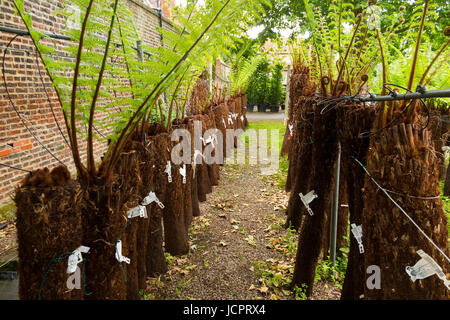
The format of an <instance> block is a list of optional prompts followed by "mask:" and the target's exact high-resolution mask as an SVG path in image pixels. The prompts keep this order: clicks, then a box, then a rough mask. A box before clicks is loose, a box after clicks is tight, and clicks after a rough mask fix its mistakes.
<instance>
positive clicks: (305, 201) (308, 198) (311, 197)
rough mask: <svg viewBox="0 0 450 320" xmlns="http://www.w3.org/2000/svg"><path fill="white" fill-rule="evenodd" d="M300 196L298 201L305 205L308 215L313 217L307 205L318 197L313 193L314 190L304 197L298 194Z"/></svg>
mask: <svg viewBox="0 0 450 320" xmlns="http://www.w3.org/2000/svg"><path fill="white" fill-rule="evenodd" d="M298 195H299V196H300V199H301V200H302V202H303V204H304V205H305V207H306V209H307V210H308V213H309V215H310V216H313V215H314V212H313V211H312V210H311V208H310V207H309V204H310V203H311V202H312V201H313V200H314V199H315V198H317V197H318V195H317V194H316V193H315V192H314V190H311V191H310V192H308V193H307V194H306V195H303V193H301V192H300V193H299V194H298Z"/></svg>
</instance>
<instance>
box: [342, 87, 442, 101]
mask: <svg viewBox="0 0 450 320" xmlns="http://www.w3.org/2000/svg"><path fill="white" fill-rule="evenodd" d="M426 98H450V89H439V90H429V91H426V90H425V89H423V90H420V91H418V92H410V93H395V92H392V93H391V94H389V95H386V96H376V95H374V94H371V95H370V97H361V96H342V97H340V98H337V99H340V100H345V101H352V102H377V101H394V100H413V99H426Z"/></svg>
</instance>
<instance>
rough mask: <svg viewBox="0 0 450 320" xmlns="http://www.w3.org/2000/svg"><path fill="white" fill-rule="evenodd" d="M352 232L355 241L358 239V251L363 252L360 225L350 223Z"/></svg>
mask: <svg viewBox="0 0 450 320" xmlns="http://www.w3.org/2000/svg"><path fill="white" fill-rule="evenodd" d="M352 233H353V236H354V237H355V239H356V241H358V246H359V253H364V246H363V243H362V225H359V226H357V225H356V224H354V223H352Z"/></svg>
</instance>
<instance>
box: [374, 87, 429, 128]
mask: <svg viewBox="0 0 450 320" xmlns="http://www.w3.org/2000/svg"><path fill="white" fill-rule="evenodd" d="M388 85H389V86H394V87H398V88H401V89H403V90H406V91H409V92H410V93H413V92H412V91H411V90H409V89H408V88H405V87H402V86H400V85H398V84H394V83H385V84H383V87H384V88H386V89H388V90H389V91H391V90H390V89H389V88H388V87H386V86H388ZM420 88H422V87H420ZM391 92H392V91H391ZM419 100H420V102H422V104H423V106H424V107H425V110H426V111H427V124H426V125H425V127H423V128H421V129H420V130H419V131H420V132H422V131H423V130H425V129H426V128H427V127H428V125H429V124H430V110H429V109H428V106H427V104H426V103H425V101H423V99H422V98H419Z"/></svg>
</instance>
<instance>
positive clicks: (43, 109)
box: [0, 0, 172, 205]
mask: <svg viewBox="0 0 450 320" xmlns="http://www.w3.org/2000/svg"><path fill="white" fill-rule="evenodd" d="M62 2H63V1H62V0H33V1H31V0H25V10H26V11H27V12H28V13H30V14H31V15H32V17H33V26H34V27H35V28H36V29H38V30H41V31H45V32H50V33H56V34H61V33H62V30H63V29H64V21H63V19H62V18H61V17H58V16H55V15H54V12H55V10H58V9H61V7H62ZM128 7H129V9H130V11H131V12H132V13H133V16H134V18H135V21H136V26H137V28H138V30H139V32H140V33H141V36H142V39H143V41H144V43H145V44H146V45H150V46H160V45H161V38H160V35H159V33H158V32H157V31H156V27H159V26H160V24H161V23H162V26H163V28H165V29H170V28H171V27H172V26H171V23H170V20H168V19H167V18H165V17H164V16H162V17H160V15H159V13H158V12H157V11H156V10H154V9H151V8H150V7H149V6H148V5H147V4H145V3H144V0H128ZM163 12H164V11H163ZM0 26H3V27H11V28H16V29H21V30H25V27H24V25H23V22H22V21H21V19H20V18H19V17H16V16H14V9H13V4H12V0H4V1H3V2H0ZM14 36H15V35H14V34H11V33H6V32H1V31H0V68H1V66H2V65H1V61H2V57H3V54H4V52H5V50H4V49H5V47H6V46H7V44H8V42H9V41H10V40H11V39H12V38H13V37H14ZM67 45H68V42H67V41H64V40H57V41H56V48H57V51H58V52H61V53H62V52H63V51H62V49H63V47H64V46H67ZM9 48H10V49H9V50H8V51H7V52H6V54H5V80H6V82H7V86H8V91H9V93H10V96H11V100H12V101H13V102H14V105H15V107H16V108H17V110H18V111H19V113H20V114H21V115H22V119H23V121H24V122H25V124H26V125H27V126H28V127H29V128H30V129H31V130H32V132H33V133H34V134H35V136H36V137H37V138H38V139H39V140H40V141H41V142H42V144H43V145H45V147H46V148H48V149H49V150H50V152H52V153H53V154H54V155H55V157H56V158H58V159H59V160H61V161H62V162H63V163H64V164H66V165H67V166H68V167H69V169H70V170H71V171H72V172H74V166H73V163H72V157H71V152H70V149H69V147H68V146H67V145H66V144H65V141H64V138H63V137H62V135H61V133H60V131H59V130H58V127H57V125H56V123H55V119H54V116H53V113H54V115H55V117H56V119H57V121H58V123H59V126H60V127H61V129H62V131H63V134H64V135H65V136H66V138H67V133H66V131H65V126H64V120H63V115H62V112H61V108H60V106H59V103H58V100H57V97H56V94H55V92H54V90H53V89H52V88H51V84H50V79H49V78H48V77H47V74H46V72H45V70H44V69H43V66H42V63H41V61H40V60H39V59H36V51H35V49H34V47H33V45H32V42H31V40H30V38H29V37H28V36H19V37H17V38H16V39H15V40H14V41H13V42H12V43H11V45H10V47H9ZM38 65H39V67H38ZM39 73H41V75H42V78H43V81H44V83H45V88H44V86H43V84H42V82H41V77H40V75H39ZM3 82H4V78H3V75H2V74H1V72H0V163H4V164H8V165H11V166H15V167H19V168H23V169H26V170H35V169H38V168H42V167H49V168H50V169H51V168H53V167H54V166H56V165H58V161H57V160H56V159H55V158H54V157H52V156H51V155H50V154H49V153H48V152H47V151H45V149H44V148H43V147H42V146H41V145H40V144H39V143H38V142H37V141H36V139H34V138H33V136H32V135H31V133H30V132H29V131H28V130H27V129H26V128H25V126H24V125H23V123H22V121H21V118H20V117H19V116H18V114H17V112H16V111H15V110H14V108H13V107H12V105H11V103H10V100H9V99H8V95H7V91H6V89H5V86H4V85H3ZM46 92H47V93H48V96H49V99H48V98H47V94H46ZM49 100H50V102H51V103H49ZM51 106H52V107H53V112H52V108H51ZM96 120H99V118H98V117H97V118H96ZM80 129H81V130H83V128H80ZM94 133H95V132H94ZM79 144H81V145H82V146H83V144H84V145H85V141H82V139H79ZM94 147H95V154H96V156H97V160H98V159H99V157H100V156H101V155H103V154H104V152H105V151H106V143H104V142H101V141H95V143H94ZM81 150H85V148H83V147H81ZM84 156H85V155H84ZM25 175H26V173H25V172H21V171H17V170H14V169H10V168H6V167H3V166H0V205H1V204H2V203H5V202H7V201H10V195H12V191H13V190H14V187H15V186H16V185H17V183H18V182H19V181H20V180H21V179H22V178H23V177H24V176H25Z"/></svg>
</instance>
